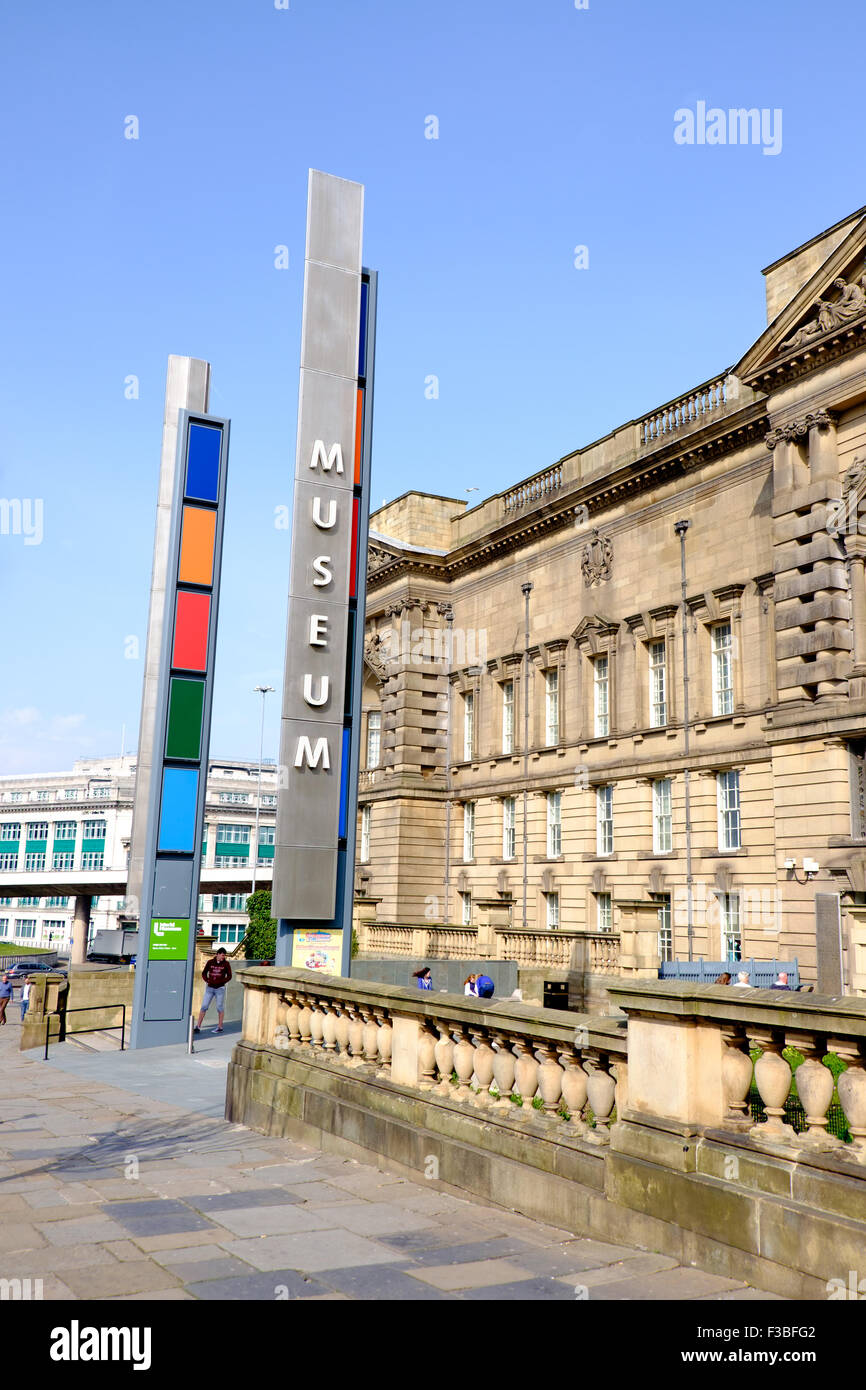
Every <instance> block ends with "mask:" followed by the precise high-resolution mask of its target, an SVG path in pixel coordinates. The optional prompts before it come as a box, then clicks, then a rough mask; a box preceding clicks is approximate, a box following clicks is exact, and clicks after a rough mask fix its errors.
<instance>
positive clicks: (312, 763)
mask: <svg viewBox="0 0 866 1390" xmlns="http://www.w3.org/2000/svg"><path fill="white" fill-rule="evenodd" d="M320 761H321V764H322V768H323V770H324V771H325V772H330V770H331V750H330V748H329V746H328V740H327V739H326V738H320V739H319V740H318V742H317V743H316V746H315V748H313V747H312V745H311V743H310V740H309V738H308V737H307V735H306V734H302V735H301V737H300V738H299V739H298V742H297V745H296V747H295V767H299V768H301V769H302V770H303V768H304V766H305V765H306V766H307V767H310V768H314V767H318V765H319V762H320Z"/></svg>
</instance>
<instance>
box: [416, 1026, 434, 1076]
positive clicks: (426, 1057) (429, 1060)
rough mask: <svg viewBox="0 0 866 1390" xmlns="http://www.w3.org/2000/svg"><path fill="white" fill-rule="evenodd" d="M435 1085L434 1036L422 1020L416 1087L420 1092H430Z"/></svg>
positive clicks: (419, 1035)
mask: <svg viewBox="0 0 866 1390" xmlns="http://www.w3.org/2000/svg"><path fill="white" fill-rule="evenodd" d="M435 1084H436V1035H435V1034H434V1032H433V1030H432V1028H431V1027H430V1026H429V1024H428V1023H427V1022H426V1020H422V1022H421V1031H420V1032H419V1034H418V1086H419V1089H420V1090H422V1091H432V1090H433V1087H434V1086H435Z"/></svg>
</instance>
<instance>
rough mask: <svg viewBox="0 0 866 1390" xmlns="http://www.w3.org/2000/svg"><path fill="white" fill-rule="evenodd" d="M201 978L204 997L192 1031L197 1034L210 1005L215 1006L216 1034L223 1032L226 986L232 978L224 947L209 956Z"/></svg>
mask: <svg viewBox="0 0 866 1390" xmlns="http://www.w3.org/2000/svg"><path fill="white" fill-rule="evenodd" d="M201 977H202V979H203V980H204V983H205V991H204V997H203V998H202V1001H201V1009H200V1010H199V1015H198V1022H197V1023H196V1025H195V1028H194V1029H193V1032H194V1033H197V1032H198V1031H199V1029H200V1028H201V1025H202V1022H203V1020H204V1016H205V1014H206V1013H207V1011H208V1009H209V1008H210V1006H211V1004H214V1003H215V1004H216V1006H217V1027H216V1030H215V1031H216V1032H217V1033H221V1032H222V1030H223V1019H224V1017H225V1011H226V985H227V984H228V982H229V980H230V979H231V977H232V968H231V966H230V965H229V960H228V955H227V954H226V949H225V947H224V946H220V948H219V950H218V951H217V953H216V955H215V956H211V958H210V960H209V961H208V962H207V963H206V965H205V967H204V969H203V970H202V972H201Z"/></svg>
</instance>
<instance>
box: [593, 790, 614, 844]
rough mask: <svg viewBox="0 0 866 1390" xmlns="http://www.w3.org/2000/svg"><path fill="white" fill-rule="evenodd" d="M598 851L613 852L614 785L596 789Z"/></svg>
mask: <svg viewBox="0 0 866 1390" xmlns="http://www.w3.org/2000/svg"><path fill="white" fill-rule="evenodd" d="M595 796H596V813H597V815H596V853H597V854H613V787H599V788H598V790H597V791H596V794H595Z"/></svg>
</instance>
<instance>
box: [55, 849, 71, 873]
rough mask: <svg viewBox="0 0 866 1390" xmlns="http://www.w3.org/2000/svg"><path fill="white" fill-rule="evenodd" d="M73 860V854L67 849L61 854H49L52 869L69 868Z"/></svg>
mask: <svg viewBox="0 0 866 1390" xmlns="http://www.w3.org/2000/svg"><path fill="white" fill-rule="evenodd" d="M74 862H75V855H74V854H72V853H70V851H69V850H64V851H63V852H62V853H61V854H53V855H52V856H51V867H52V869H71V868H72V867H73V864H74Z"/></svg>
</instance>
